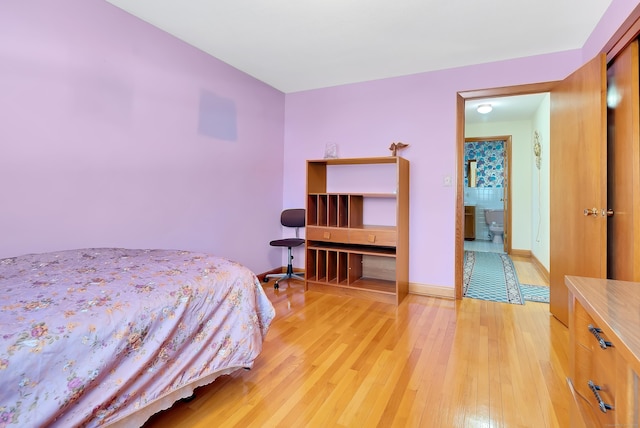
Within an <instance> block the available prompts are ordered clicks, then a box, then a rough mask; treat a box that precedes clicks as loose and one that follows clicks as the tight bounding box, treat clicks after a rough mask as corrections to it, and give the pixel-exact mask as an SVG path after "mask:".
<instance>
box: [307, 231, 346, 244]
mask: <svg viewBox="0 0 640 428" xmlns="http://www.w3.org/2000/svg"><path fill="white" fill-rule="evenodd" d="M305 233H306V238H307V239H308V240H310V241H326V242H339V243H343V244H348V243H349V231H348V230H346V229H339V228H331V227H307V230H306V231H305Z"/></svg>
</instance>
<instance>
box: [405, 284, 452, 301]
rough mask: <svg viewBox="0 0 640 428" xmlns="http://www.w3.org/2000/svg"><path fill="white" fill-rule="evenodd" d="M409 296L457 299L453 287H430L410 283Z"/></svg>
mask: <svg viewBox="0 0 640 428" xmlns="http://www.w3.org/2000/svg"><path fill="white" fill-rule="evenodd" d="M409 294H417V295H419V296H429V297H441V298H445V299H455V298H456V296H455V289H453V288H451V287H443V286H441V285H428V284H416V283H414V282H410V283H409Z"/></svg>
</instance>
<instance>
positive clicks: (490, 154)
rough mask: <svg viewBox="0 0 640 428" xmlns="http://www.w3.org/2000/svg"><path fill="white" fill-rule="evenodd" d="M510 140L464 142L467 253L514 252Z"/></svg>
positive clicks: (505, 137)
mask: <svg viewBox="0 0 640 428" xmlns="http://www.w3.org/2000/svg"><path fill="white" fill-rule="evenodd" d="M511 140H512V138H511V136H510V135H499V136H485V137H470V138H465V140H464V196H463V197H464V211H465V221H464V235H465V242H464V248H465V250H471V251H483V252H494V253H506V254H510V253H511V239H510V237H511V230H510V229H511V228H510V226H511V209H510V203H509V201H510V200H511V194H510V193H511V192H510V189H511V186H510V185H509V183H510V181H511V168H510V165H511Z"/></svg>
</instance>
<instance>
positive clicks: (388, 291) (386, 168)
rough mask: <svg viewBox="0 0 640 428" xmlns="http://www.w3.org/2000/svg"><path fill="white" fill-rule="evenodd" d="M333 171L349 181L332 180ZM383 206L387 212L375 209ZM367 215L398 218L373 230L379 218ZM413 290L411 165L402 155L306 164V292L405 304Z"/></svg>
mask: <svg viewBox="0 0 640 428" xmlns="http://www.w3.org/2000/svg"><path fill="white" fill-rule="evenodd" d="M334 166H340V167H341V168H340V173H341V174H337V173H336V175H341V176H342V177H343V178H344V177H346V179H343V180H342V182H340V180H338V181H337V182H336V180H331V178H332V177H331V175H332V167H334ZM344 167H346V168H347V170H345V169H344ZM349 168H351V169H352V170H349ZM376 186H379V187H380V189H377V188H375V187H376ZM330 187H331V188H330ZM334 187H335V188H334ZM359 187H361V189H362V190H363V191H362V192H360V191H358V190H357V189H358V188H359ZM340 188H347V189H349V190H347V191H342V190H340ZM354 189H355V191H354ZM377 204H381V205H382V206H383V207H384V206H386V210H385V209H383V210H377V209H375V208H373V209H372V208H371V206H374V207H375V206H376V205H377ZM368 210H371V211H373V214H379V213H378V211H383V212H386V213H387V214H388V217H393V218H385V219H383V220H384V224H369V219H370V218H374V221H377V220H379V218H376V216H375V215H373V216H372V215H368V214H370V213H369V212H368ZM408 284H409V161H408V160H406V159H404V158H401V157H396V156H389V157H379V158H352V159H322V160H309V161H307V225H306V280H305V289H312V290H320V291H325V292H330V293H337V294H346V295H351V296H359V297H366V298H372V299H376V300H381V301H385V302H389V303H395V304H399V303H400V302H401V301H402V299H403V298H404V297H405V296H406V295H407V293H408V289H409V285H408Z"/></svg>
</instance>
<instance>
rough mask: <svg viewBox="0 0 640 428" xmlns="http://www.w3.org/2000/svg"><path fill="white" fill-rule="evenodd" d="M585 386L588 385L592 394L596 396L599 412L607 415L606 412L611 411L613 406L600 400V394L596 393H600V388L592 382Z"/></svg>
mask: <svg viewBox="0 0 640 428" xmlns="http://www.w3.org/2000/svg"><path fill="white" fill-rule="evenodd" d="M587 384H588V385H589V389H591V391H592V392H593V395H595V396H596V400H598V406H600V411H602V413H607V410H613V406H612V405H611V404H607V403H605V402H604V401H603V400H602V398H600V393H599V392H598V391H600V386H598V385H596V384H595V383H593V382H592V381H589V382H587Z"/></svg>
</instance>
